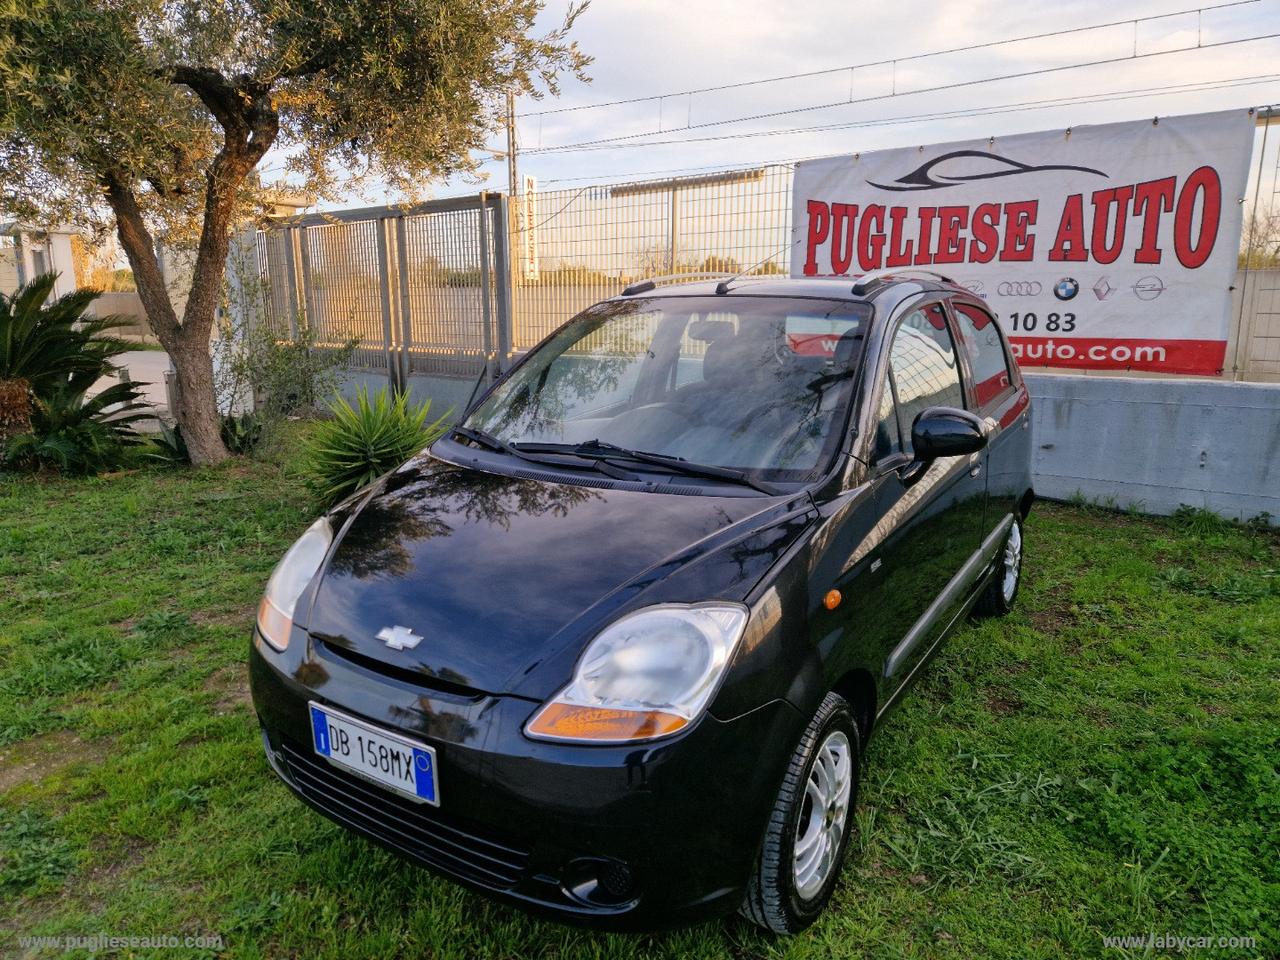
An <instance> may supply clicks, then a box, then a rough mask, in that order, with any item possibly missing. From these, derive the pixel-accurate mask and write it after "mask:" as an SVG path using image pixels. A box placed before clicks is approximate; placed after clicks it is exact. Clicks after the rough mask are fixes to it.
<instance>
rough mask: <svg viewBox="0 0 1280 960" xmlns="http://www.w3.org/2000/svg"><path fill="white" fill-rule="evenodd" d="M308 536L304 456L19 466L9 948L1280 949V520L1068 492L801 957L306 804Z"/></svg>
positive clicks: (5, 536) (875, 791) (0, 853)
mask: <svg viewBox="0 0 1280 960" xmlns="http://www.w3.org/2000/svg"><path fill="white" fill-rule="evenodd" d="M306 520H307V506H306V503H305V500H304V497H303V495H302V493H301V488H300V485H299V484H298V482H297V481H296V479H294V477H293V475H292V472H291V468H290V465H289V463H288V462H287V461H286V462H271V463H266V462H240V463H235V464H231V465H227V466H224V467H220V468H217V469H211V470H202V471H195V472H181V471H165V470H159V469H157V470H148V471H144V472H140V473H135V474H131V475H127V476H122V477H116V478H113V479H98V480H85V481H65V482H64V481H55V482H48V483H35V482H31V481H27V480H23V481H17V482H12V481H10V482H6V481H3V480H0V955H4V956H8V955H13V956H23V955H25V951H24V950H23V949H22V948H21V947H20V946H19V943H18V939H17V938H18V936H20V935H21V936H27V935H32V934H50V935H56V934H64V935H90V934H95V933H98V934H109V935H117V936H155V935H175V936H188V935H210V936H212V935H217V936H220V937H221V938H222V941H223V943H224V945H225V950H224V951H223V952H222V954H221V955H222V956H235V957H272V958H275V957H300V958H316V957H333V958H343V960H355V958H361V957H371V958H385V957H394V956H424V957H432V958H437V957H438V958H444V957H458V958H467V957H481V956H483V957H509V958H539V960H550V958H568V957H574V958H576V957H594V958H628V957H691V958H720V957H723V958H733V960H743V958H748V957H777V958H782V957H788V958H797V960H799V958H814V960H818V958H822V960H825V958H830V957H877V958H879V957H956V958H981V957H1010V958H1026V957H1045V958H1057V957H1063V956H1069V957H1077V956H1083V957H1088V956H1098V955H1104V956H1122V955H1130V956H1144V955H1160V954H1163V953H1164V952H1165V951H1161V950H1155V951H1145V952H1144V951H1142V950H1130V951H1128V952H1127V954H1126V952H1125V951H1121V950H1104V948H1103V944H1102V939H1101V938H1102V937H1103V936H1110V935H1119V936H1124V935H1140V934H1143V933H1147V932H1151V931H1154V932H1156V933H1158V934H1176V935H1179V936H1209V935H1212V936H1220V935H1221V936H1230V935H1237V936H1251V937H1255V938H1257V946H1256V947H1255V948H1254V949H1252V950H1247V949H1246V950H1235V951H1224V952H1221V953H1219V952H1218V951H1214V950H1201V951H1195V952H1194V955H1195V956H1219V955H1221V956H1233V957H1241V956H1257V957H1264V956H1266V957H1275V956H1277V955H1280V784H1278V779H1277V768H1276V763H1277V757H1280V538H1277V537H1276V536H1275V535H1274V534H1266V533H1260V532H1255V531H1250V530H1246V529H1242V528H1233V527H1228V526H1226V525H1224V524H1222V523H1220V522H1216V521H1214V520H1212V519H1211V518H1207V517H1205V516H1202V515H1188V516H1185V517H1182V518H1180V519H1178V520H1167V521H1166V520H1146V519H1137V518H1133V517H1128V516H1123V515H1117V514H1109V513H1104V512H1101V511H1097V510H1090V509H1086V508H1079V507H1066V506H1054V505H1047V504H1040V505H1038V506H1037V508H1036V510H1035V511H1034V512H1033V513H1032V516H1031V520H1030V523H1029V524H1028V528H1027V578H1026V581H1025V584H1024V589H1023V593H1022V595H1021V598H1020V601H1019V609H1018V611H1017V612H1016V613H1015V614H1013V615H1012V616H1010V617H1008V618H1007V619H1004V620H1001V621H987V622H984V623H976V624H973V625H970V626H967V627H965V628H964V629H963V630H962V631H961V632H960V633H959V634H957V635H956V636H955V637H954V638H953V639H952V640H951V641H950V643H949V645H948V646H947V647H946V649H945V650H944V651H943V653H942V654H941V655H940V656H939V657H938V659H937V660H936V661H935V662H934V664H933V666H932V668H931V670H930V672H929V674H928V676H927V678H926V679H925V680H924V681H923V682H922V683H921V685H920V686H918V687H917V689H916V690H915V691H914V692H913V695H912V696H910V697H909V698H908V699H907V701H906V703H905V704H904V706H903V707H902V708H901V709H900V710H898V711H897V712H896V713H895V714H893V715H892V716H891V717H890V718H889V719H888V721H887V723H886V724H885V725H884V726H883V728H882V729H881V730H880V732H879V733H878V734H877V736H876V737H875V738H874V740H873V741H872V743H871V746H870V750H869V767H868V771H867V774H866V779H865V781H864V785H863V792H862V796H861V800H860V810H859V812H858V816H857V828H858V832H857V835H856V837H855V840H854V843H853V846H852V848H851V857H850V862H849V864H848V865H847V867H846V869H845V871H844V875H843V879H842V882H841V886H840V888H839V890H838V893H837V896H836V900H835V903H834V905H833V907H834V908H833V909H832V910H830V911H829V912H828V914H827V915H826V917H825V918H824V919H823V920H822V921H821V922H820V923H819V924H817V925H816V926H815V927H813V928H812V929H811V930H809V931H808V932H806V933H805V934H804V935H802V936H799V937H796V938H793V939H790V940H779V939H774V938H771V937H767V936H764V935H762V934H760V933H758V932H756V931H755V930H754V928H752V927H750V926H748V925H747V924H746V923H745V922H743V921H739V920H737V919H734V920H729V921H726V922H723V923H715V924H709V925H705V926H702V927H698V928H694V929H689V930H682V931H677V932H673V933H669V934H663V935H657V936H644V937H631V936H613V935H610V936H605V935H599V934H595V933H591V932H588V931H583V930H580V929H573V928H568V927H562V926H558V925H555V924H551V923H545V922H541V921H537V920H533V919H530V918H528V917H526V916H524V915H523V914H521V913H519V912H517V911H515V910H512V909H508V908H506V907H502V906H497V905H494V904H492V903H490V902H488V901H486V900H484V899H482V898H479V897H476V896H473V895H472V894H469V893H466V892H463V891H462V890H461V889H459V888H458V887H455V886H454V885H452V884H450V883H448V882H446V881H443V880H437V879H434V878H433V877H432V876H431V875H429V874H428V873H426V872H424V871H422V870H420V869H417V868H415V867H412V866H410V865H408V864H406V863H402V862H400V861H398V860H396V859H395V858H393V857H391V856H390V855H388V854H386V853H383V852H382V851H381V850H379V849H377V848H375V847H374V846H372V845H370V844H367V843H365V842H364V841H362V840H359V839H357V838H355V837H352V836H350V835H349V834H347V833H345V832H344V831H343V830H341V829H339V828H338V827H336V826H334V825H331V824H330V823H329V822H328V821H326V820H324V819H323V818H321V817H320V816H318V815H316V814H313V813H311V812H310V811H308V810H307V809H305V808H304V807H303V806H302V805H301V804H300V803H299V802H297V801H295V800H294V799H293V798H292V797H291V796H290V795H289V794H288V793H287V792H286V790H285V789H284V787H283V786H281V785H280V784H279V783H277V782H276V780H275V779H274V777H273V776H272V775H271V773H270V772H269V771H268V769H267V765H266V762H265V761H264V759H263V757H262V755H261V754H262V751H261V745H260V741H259V738H258V733H257V724H256V722H255V719H254V716H253V711H252V708H251V706H250V703H249V700H248V695H247V690H246V685H247V683H246V676H245V669H244V665H243V664H244V658H245V654H246V650H247V634H248V630H249V625H250V622H251V619H252V616H253V609H254V605H255V604H256V602H257V599H258V596H259V591H260V589H261V587H262V584H263V582H264V580H265V578H266V576H267V574H268V573H269V571H270V569H271V567H272V565H273V564H274V562H275V560H276V559H277V557H278V556H279V555H280V553H281V552H282V550H283V549H284V548H285V546H286V545H287V544H288V543H289V542H290V540H291V539H292V538H293V537H294V536H296V535H297V534H298V533H300V532H301V531H302V530H303V529H304V527H305V526H306ZM58 953H59V952H58V951H47V950H46V951H43V952H38V953H34V954H32V955H35V956H46V955H58ZM81 954H82V955H83V954H85V951H81ZM125 955H129V954H128V953H127V952H126V953H125ZM138 955H148V956H163V957H181V956H192V955H200V954H199V951H189V950H185V949H177V950H174V949H167V950H159V951H155V952H148V951H145V950H144V951H139V952H138ZM205 955H209V956H212V955H214V951H205Z"/></svg>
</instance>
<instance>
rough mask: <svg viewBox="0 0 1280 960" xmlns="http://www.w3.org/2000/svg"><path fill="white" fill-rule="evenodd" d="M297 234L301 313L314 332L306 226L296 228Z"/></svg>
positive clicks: (314, 306) (309, 251)
mask: <svg viewBox="0 0 1280 960" xmlns="http://www.w3.org/2000/svg"><path fill="white" fill-rule="evenodd" d="M297 234H298V254H299V257H298V259H299V260H300V261H301V264H302V311H303V313H302V315H303V317H304V318H305V320H306V324H307V329H308V330H310V331H311V332H312V333H315V323H316V305H315V301H314V299H313V298H312V294H311V250H310V249H309V245H308V243H307V228H306V227H299V228H297Z"/></svg>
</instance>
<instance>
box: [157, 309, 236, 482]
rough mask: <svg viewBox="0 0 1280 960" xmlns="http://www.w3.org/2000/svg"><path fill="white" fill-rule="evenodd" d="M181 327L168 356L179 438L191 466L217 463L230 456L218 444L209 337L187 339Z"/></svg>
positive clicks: (219, 427)
mask: <svg viewBox="0 0 1280 960" xmlns="http://www.w3.org/2000/svg"><path fill="white" fill-rule="evenodd" d="M191 332H192V331H191V330H188V329H187V328H186V326H185V324H184V326H183V329H182V330H181V331H180V332H179V334H178V339H177V341H176V343H175V344H174V347H173V348H172V349H170V351H169V355H170V356H171V357H173V365H174V368H175V369H176V370H177V380H178V383H177V387H178V390H177V393H178V396H177V408H178V409H176V410H174V411H173V414H174V416H175V417H176V418H177V420H178V423H179V424H181V425H182V439H183V441H184V442H185V443H186V445H187V452H188V453H190V454H191V462H192V463H194V464H209V463H218V462H219V461H221V460H225V459H226V458H227V457H229V456H230V453H228V451H227V447H226V445H225V444H224V443H223V442H222V418H221V416H220V415H219V414H218V406H217V400H216V398H215V396H214V391H213V358H212V357H211V356H210V355H209V338H208V336H207V335H205V336H191V335H190V334H191Z"/></svg>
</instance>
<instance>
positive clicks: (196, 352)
mask: <svg viewBox="0 0 1280 960" xmlns="http://www.w3.org/2000/svg"><path fill="white" fill-rule="evenodd" d="M105 184H106V188H107V200H108V202H109V203H110V204H111V208H112V211H113V212H114V213H115V215H116V232H117V234H118V235H119V237H120V245H121V246H122V247H123V248H124V252H125V255H126V256H127V257H128V259H129V266H130V267H132V268H133V277H134V280H135V282H136V283H137V286H138V299H140V300H141V301H142V307H143V309H144V310H145V311H146V314H147V322H148V323H149V324H150V326H151V329H152V330H153V331H155V335H156V338H157V339H158V340H159V341H160V345H161V346H162V347H164V348H165V350H166V351H167V352H168V354H169V356H170V357H172V358H173V365H174V368H175V369H176V370H177V379H178V402H177V409H176V410H173V411H170V412H171V413H172V414H173V416H174V418H175V419H176V420H177V421H178V427H179V428H180V429H181V430H182V439H183V440H184V441H185V442H186V445H187V452H188V453H189V454H190V455H191V462H192V463H193V464H195V465H197V466H203V465H206V464H213V463H220V462H221V461H223V460H225V459H227V457H229V456H230V455H231V454H230V453H228V452H227V447H226V444H224V443H223V442H222V430H221V424H220V420H219V417H218V401H217V397H216V396H215V395H214V392H213V359H212V358H211V357H210V355H209V334H210V332H211V331H212V329H213V314H214V309H215V308H216V306H217V304H216V302H209V303H208V304H199V305H198V306H206V307H207V309H205V310H197V311H195V312H194V313H193V310H192V304H191V303H190V302H188V304H187V311H186V317H185V320H186V322H184V323H181V324H180V323H178V316H177V314H176V313H175V312H174V309H173V301H172V300H170V298H169V291H168V289H167V288H166V287H165V283H164V274H163V272H162V271H161V269H160V261H159V259H158V258H157V257H156V251H155V244H154V242H153V241H152V239H151V234H150V232H149V231H148V230H147V227H146V223H145V222H144V221H143V219H142V213H141V211H140V210H139V209H138V205H137V202H136V200H135V199H134V196H133V192H132V191H131V190H130V189H129V187H128V186H127V185H126V184H125V183H123V182H122V181H121V180H119V179H118V178H116V177H113V176H110V175H108V176H107V177H106V178H105ZM206 229H207V228H206ZM204 313H207V314H208V316H207V317H205V316H202V315H201V314H204Z"/></svg>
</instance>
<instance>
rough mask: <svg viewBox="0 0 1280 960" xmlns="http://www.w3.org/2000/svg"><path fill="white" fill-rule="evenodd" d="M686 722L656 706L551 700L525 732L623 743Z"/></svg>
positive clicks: (663, 732)
mask: <svg viewBox="0 0 1280 960" xmlns="http://www.w3.org/2000/svg"><path fill="white" fill-rule="evenodd" d="M688 723H689V721H688V720H686V719H685V718H684V717H678V716H676V715H675V714H674V713H663V712H662V711H660V710H615V709H610V708H608V707H580V706H576V705H574V704H571V703H557V702H554V701H553V702H551V703H548V704H547V705H546V706H545V707H543V708H542V709H541V710H540V711H538V713H537V715H535V716H534V718H533V719H532V720H530V721H529V725H528V726H527V727H526V728H525V732H526V733H528V734H529V736H532V737H546V738H547V739H550V740H578V741H585V742H596V743H615V742H616V743H623V742H626V741H628V740H649V739H652V738H654V737H665V736H666V735H667V734H670V733H675V732H676V731H677V730H679V729H680V728H681V727H685V726H687V725H688Z"/></svg>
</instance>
